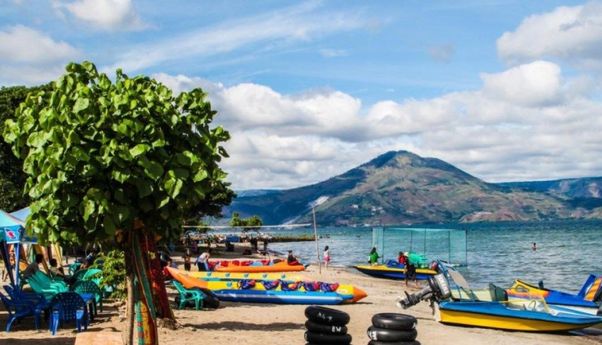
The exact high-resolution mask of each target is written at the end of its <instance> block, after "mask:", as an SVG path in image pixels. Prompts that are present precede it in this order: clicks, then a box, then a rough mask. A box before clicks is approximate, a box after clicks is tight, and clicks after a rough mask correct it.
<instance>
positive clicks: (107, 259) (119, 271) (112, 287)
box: [92, 250, 126, 300]
mask: <svg viewBox="0 0 602 345" xmlns="http://www.w3.org/2000/svg"><path fill="white" fill-rule="evenodd" d="M100 262H102V264H98V263H100ZM92 267H93V268H99V269H101V270H102V281H101V282H100V284H101V288H103V289H108V290H109V291H111V297H113V298H116V299H120V300H121V299H124V298H125V296H126V288H125V276H126V269H125V254H124V253H123V251H122V250H111V251H109V252H107V253H100V254H99V255H98V257H97V258H96V260H95V263H94V265H93V266H92Z"/></svg>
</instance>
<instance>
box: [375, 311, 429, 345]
mask: <svg viewBox="0 0 602 345" xmlns="http://www.w3.org/2000/svg"><path fill="white" fill-rule="evenodd" d="M416 323H417V321H416V318H415V317H413V316H411V315H405V314H395V313H381V314H376V315H374V316H372V326H370V328H368V337H369V338H370V339H371V340H370V342H369V343H368V345H397V344H399V345H410V344H412V345H414V344H420V343H419V342H417V341H416V335H417V332H416Z"/></svg>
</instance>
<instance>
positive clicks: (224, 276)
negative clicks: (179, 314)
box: [187, 272, 306, 281]
mask: <svg viewBox="0 0 602 345" xmlns="http://www.w3.org/2000/svg"><path fill="white" fill-rule="evenodd" d="M187 274H188V275H189V276H191V277H194V278H197V279H203V280H241V279H254V280H276V279H280V280H293V281H299V280H306V278H305V277H303V276H302V275H299V274H296V273H287V272H278V273H243V272H187Z"/></svg>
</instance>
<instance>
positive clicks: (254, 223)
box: [230, 212, 263, 230]
mask: <svg viewBox="0 0 602 345" xmlns="http://www.w3.org/2000/svg"><path fill="white" fill-rule="evenodd" d="M262 225H263V222H262V221H261V218H259V216H251V217H249V218H240V214H239V213H238V212H234V213H232V219H230V226H244V227H245V230H255V229H259V228H260V227H261V226H262Z"/></svg>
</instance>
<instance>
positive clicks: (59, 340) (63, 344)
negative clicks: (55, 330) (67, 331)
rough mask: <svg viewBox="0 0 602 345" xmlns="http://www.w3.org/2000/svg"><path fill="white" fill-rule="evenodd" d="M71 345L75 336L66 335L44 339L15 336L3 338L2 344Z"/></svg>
mask: <svg viewBox="0 0 602 345" xmlns="http://www.w3.org/2000/svg"><path fill="white" fill-rule="evenodd" d="M42 343H43V344H44V345H73V344H75V338H74V337H73V338H67V337H50V336H49V337H48V338H44V339H40V338H37V339H17V338H3V339H2V345H39V344H42Z"/></svg>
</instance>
